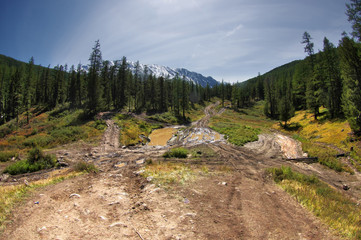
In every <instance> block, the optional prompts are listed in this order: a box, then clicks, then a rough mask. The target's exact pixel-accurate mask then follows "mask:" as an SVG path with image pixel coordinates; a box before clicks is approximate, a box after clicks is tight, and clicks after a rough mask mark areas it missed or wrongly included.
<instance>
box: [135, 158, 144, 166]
mask: <svg viewBox="0 0 361 240" xmlns="http://www.w3.org/2000/svg"><path fill="white" fill-rule="evenodd" d="M144 162H145V159H144V158H143V159H139V160H137V161H135V163H136V164H138V165H139V164H143V163H144Z"/></svg>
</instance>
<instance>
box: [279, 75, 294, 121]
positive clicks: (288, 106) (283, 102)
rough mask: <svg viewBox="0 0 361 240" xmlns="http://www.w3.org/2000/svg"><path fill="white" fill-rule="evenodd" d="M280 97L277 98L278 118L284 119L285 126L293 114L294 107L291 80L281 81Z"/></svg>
mask: <svg viewBox="0 0 361 240" xmlns="http://www.w3.org/2000/svg"><path fill="white" fill-rule="evenodd" d="M281 91H282V95H281V96H282V97H281V99H280V100H279V106H278V109H279V115H280V120H281V121H284V127H285V128H287V122H288V121H289V120H290V119H291V117H293V116H294V115H295V109H294V107H293V103H292V86H291V81H288V80H285V81H282V89H281Z"/></svg>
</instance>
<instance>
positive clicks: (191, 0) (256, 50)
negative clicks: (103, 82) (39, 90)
mask: <svg viewBox="0 0 361 240" xmlns="http://www.w3.org/2000/svg"><path fill="white" fill-rule="evenodd" d="M347 2H348V1H347V0H302V1H300V0H31V1H30V0H0V36H1V37H0V54H4V55H7V56H10V57H13V58H15V59H19V60H22V61H26V62H27V61H28V60H29V59H30V57H31V56H33V57H34V59H35V63H36V64H41V65H43V66H47V65H48V64H50V65H51V66H55V65H57V64H63V65H64V64H68V65H69V66H70V65H72V64H74V65H77V64H78V63H79V62H81V63H82V64H87V63H88V58H89V55H90V53H91V49H92V47H93V46H94V42H95V40H97V39H99V40H100V44H101V50H102V54H103V59H107V60H117V59H121V57H122V56H126V57H127V59H128V60H131V61H137V60H139V61H140V62H141V63H143V64H160V65H164V66H169V67H172V68H177V67H179V68H187V69H188V70H191V71H196V72H199V73H201V74H203V75H205V76H212V77H214V78H215V79H217V80H219V81H221V80H222V79H224V80H225V81H227V82H235V81H243V80H246V79H248V78H251V77H254V76H257V74H258V72H260V73H261V74H262V73H265V72H267V71H269V70H272V69H273V68H275V67H278V66H280V65H282V64H285V63H288V62H290V61H293V60H297V59H303V58H304V57H305V53H304V51H303V46H302V44H301V43H300V42H301V40H302V35H303V33H304V31H308V32H309V33H310V35H311V37H312V38H313V41H314V43H315V51H316V52H317V51H318V50H319V49H322V41H323V38H324V37H325V36H326V37H327V38H328V39H329V40H330V41H331V42H333V43H334V44H335V45H337V44H338V41H339V39H340V38H341V33H342V32H343V31H346V32H350V31H351V27H350V24H349V22H348V21H347V16H346V15H345V3H347Z"/></svg>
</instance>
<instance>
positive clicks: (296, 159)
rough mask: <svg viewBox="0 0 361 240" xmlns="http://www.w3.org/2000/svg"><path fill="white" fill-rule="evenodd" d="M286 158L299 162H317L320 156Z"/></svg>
mask: <svg viewBox="0 0 361 240" xmlns="http://www.w3.org/2000/svg"><path fill="white" fill-rule="evenodd" d="M286 160H289V161H297V162H317V161H318V157H303V158H287V159H286Z"/></svg>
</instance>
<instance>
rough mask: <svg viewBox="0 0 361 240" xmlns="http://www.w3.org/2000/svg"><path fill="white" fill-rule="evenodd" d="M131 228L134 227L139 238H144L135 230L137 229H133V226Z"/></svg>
mask: <svg viewBox="0 0 361 240" xmlns="http://www.w3.org/2000/svg"><path fill="white" fill-rule="evenodd" d="M133 229H134V231H135V232H136V233H137V234H138V236H139V238H140V239H142V240H144V238H143V237H142V235H140V233H139V232H138V231H137V229H135V228H134V227H133Z"/></svg>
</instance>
